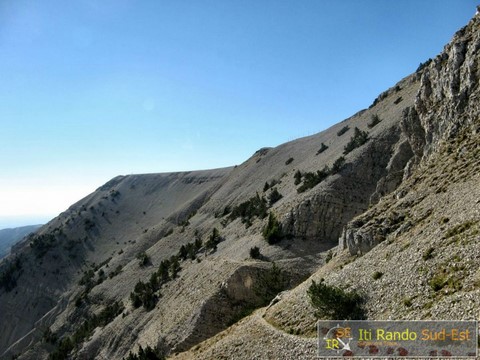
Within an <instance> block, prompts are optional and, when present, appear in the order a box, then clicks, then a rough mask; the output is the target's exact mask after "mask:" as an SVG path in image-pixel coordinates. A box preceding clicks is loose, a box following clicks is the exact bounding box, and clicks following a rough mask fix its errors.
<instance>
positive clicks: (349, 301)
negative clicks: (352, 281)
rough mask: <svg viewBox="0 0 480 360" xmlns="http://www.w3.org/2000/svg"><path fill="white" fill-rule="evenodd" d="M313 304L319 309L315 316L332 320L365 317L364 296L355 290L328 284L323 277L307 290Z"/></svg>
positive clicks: (313, 282)
mask: <svg viewBox="0 0 480 360" xmlns="http://www.w3.org/2000/svg"><path fill="white" fill-rule="evenodd" d="M307 294H308V296H309V297H310V301H311V303H312V305H313V306H314V307H315V308H316V309H317V311H316V313H315V316H316V317H318V318H328V319H332V320H360V319H363V318H364V317H365V313H364V310H363V308H362V305H363V302H364V300H363V298H362V297H361V296H360V295H359V294H358V293H357V292H355V291H350V292H347V291H345V290H343V289H341V288H338V287H336V286H331V285H327V284H326V283H325V282H324V280H323V279H322V280H321V281H320V282H319V283H316V282H315V281H312V285H310V287H309V288H308V290H307Z"/></svg>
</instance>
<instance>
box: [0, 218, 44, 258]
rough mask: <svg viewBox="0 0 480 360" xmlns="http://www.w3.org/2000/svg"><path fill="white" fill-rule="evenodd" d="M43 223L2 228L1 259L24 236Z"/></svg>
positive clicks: (0, 241)
mask: <svg viewBox="0 0 480 360" xmlns="http://www.w3.org/2000/svg"><path fill="white" fill-rule="evenodd" d="M40 226H41V225H29V226H21V227H16V228H12V229H2V230H0V259H1V258H3V257H4V256H6V255H8V253H9V252H10V248H11V247H12V246H13V245H15V243H17V242H19V241H20V240H22V239H23V237H24V236H26V235H28V234H30V233H31V232H33V231H35V230H37V229H38V228H39V227H40Z"/></svg>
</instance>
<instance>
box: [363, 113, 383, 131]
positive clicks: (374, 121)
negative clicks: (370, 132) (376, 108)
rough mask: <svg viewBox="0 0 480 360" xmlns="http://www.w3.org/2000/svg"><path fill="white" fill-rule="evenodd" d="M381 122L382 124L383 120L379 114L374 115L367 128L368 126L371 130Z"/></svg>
mask: <svg viewBox="0 0 480 360" xmlns="http://www.w3.org/2000/svg"><path fill="white" fill-rule="evenodd" d="M381 122H382V120H381V119H380V117H379V116H378V115H377V114H374V115H372V117H371V119H370V122H369V123H368V124H367V126H368V128H369V129H371V128H373V127H374V126H375V125H378V124H380V123H381Z"/></svg>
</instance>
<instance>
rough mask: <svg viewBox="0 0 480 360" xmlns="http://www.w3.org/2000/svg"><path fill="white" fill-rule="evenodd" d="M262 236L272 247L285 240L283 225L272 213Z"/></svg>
mask: <svg viewBox="0 0 480 360" xmlns="http://www.w3.org/2000/svg"><path fill="white" fill-rule="evenodd" d="M262 235H263V237H264V239H265V240H267V242H268V243H269V244H270V245H272V244H275V243H277V242H279V241H280V240H282V238H283V232H282V225H281V224H280V222H279V221H278V220H277V218H276V217H275V215H274V214H273V213H272V212H270V215H269V216H268V222H267V225H266V226H265V227H264V228H263V232H262Z"/></svg>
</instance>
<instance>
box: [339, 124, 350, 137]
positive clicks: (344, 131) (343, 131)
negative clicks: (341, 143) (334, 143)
mask: <svg viewBox="0 0 480 360" xmlns="http://www.w3.org/2000/svg"><path fill="white" fill-rule="evenodd" d="M348 130H350V127H349V126H348V125H345V126H344V127H343V128H341V129H340V130H339V131H338V132H337V136H342V135H343V134H345V133H346V132H347V131H348Z"/></svg>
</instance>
